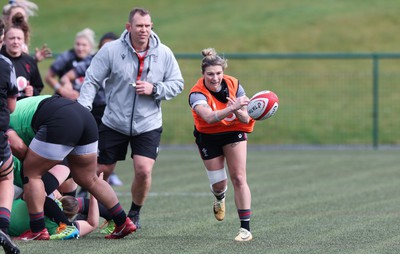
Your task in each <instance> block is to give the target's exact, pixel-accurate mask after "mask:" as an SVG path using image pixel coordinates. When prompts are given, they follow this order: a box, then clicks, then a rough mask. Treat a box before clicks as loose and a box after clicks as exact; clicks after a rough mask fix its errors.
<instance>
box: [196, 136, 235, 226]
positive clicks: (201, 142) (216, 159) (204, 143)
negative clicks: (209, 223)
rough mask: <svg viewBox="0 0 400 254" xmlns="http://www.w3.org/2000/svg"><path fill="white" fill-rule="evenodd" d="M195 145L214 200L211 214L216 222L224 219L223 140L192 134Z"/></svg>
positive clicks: (225, 181) (225, 176)
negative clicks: (194, 138)
mask: <svg viewBox="0 0 400 254" xmlns="http://www.w3.org/2000/svg"><path fill="white" fill-rule="evenodd" d="M194 135H195V137H196V144H197V147H198V150H199V153H200V156H201V158H202V159H203V163H204V166H205V169H206V173H207V177H208V180H209V183H210V189H211V192H212V193H213V195H214V197H215V199H214V203H213V212H214V216H215V218H216V219H217V220H219V221H222V220H223V219H224V218H225V193H226V190H227V183H228V181H227V175H226V171H225V167H224V162H225V156H224V153H223V150H222V145H223V143H222V142H221V141H223V138H222V137H220V135H207V134H202V133H199V132H197V131H195V132H194Z"/></svg>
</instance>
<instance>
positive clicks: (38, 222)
mask: <svg viewBox="0 0 400 254" xmlns="http://www.w3.org/2000/svg"><path fill="white" fill-rule="evenodd" d="M29 219H30V222H29V225H30V228H31V231H32V232H33V233H37V232H40V231H42V230H43V229H44V228H45V224H44V212H39V213H30V214H29Z"/></svg>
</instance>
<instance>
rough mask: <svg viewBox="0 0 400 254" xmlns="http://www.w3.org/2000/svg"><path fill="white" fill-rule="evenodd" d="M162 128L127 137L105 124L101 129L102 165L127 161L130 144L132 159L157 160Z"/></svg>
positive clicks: (100, 149) (100, 161) (100, 150)
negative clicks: (146, 158) (135, 157)
mask: <svg viewBox="0 0 400 254" xmlns="http://www.w3.org/2000/svg"><path fill="white" fill-rule="evenodd" d="M161 133H162V127H160V128H158V129H155V130H152V131H149V132H145V133H142V134H139V135H136V136H127V135H125V134H122V133H120V132H118V131H115V130H113V129H111V128H109V127H107V126H106V125H104V124H101V125H100V127H99V157H98V163H100V164H105V165H109V164H113V163H115V162H117V161H122V160H125V157H126V153H127V151H128V144H130V145H131V150H132V153H131V157H132V156H133V155H141V156H145V157H148V158H151V159H153V160H155V159H156V158H157V156H158V152H159V151H158V150H159V146H160V140H161Z"/></svg>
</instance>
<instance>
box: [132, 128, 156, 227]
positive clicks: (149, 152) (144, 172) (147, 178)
mask: <svg viewBox="0 0 400 254" xmlns="http://www.w3.org/2000/svg"><path fill="white" fill-rule="evenodd" d="M161 133H162V128H158V129H155V130H152V131H149V132H145V133H142V134H140V135H138V136H134V137H132V138H131V140H130V144H131V150H132V154H131V156H132V159H133V169H134V178H133V182H132V185H131V193H132V204H131V208H130V209H129V213H128V216H129V218H131V220H132V221H133V222H134V223H135V225H136V227H137V228H141V223H140V209H141V208H142V206H143V205H144V202H145V200H146V198H147V196H148V194H149V191H150V188H151V182H152V171H153V166H154V163H155V161H156V159H157V156H158V152H159V146H160V140H161Z"/></svg>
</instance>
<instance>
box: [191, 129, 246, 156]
mask: <svg viewBox="0 0 400 254" xmlns="http://www.w3.org/2000/svg"><path fill="white" fill-rule="evenodd" d="M193 135H194V136H195V138H196V145H197V148H198V149H199V153H200V156H201V158H202V159H203V160H211V159H214V158H216V157H218V156H221V155H224V151H223V147H224V146H225V145H228V144H232V143H236V142H240V141H245V140H247V133H246V132H243V131H237V132H236V131H235V132H226V133H218V134H204V133H200V132H198V131H197V130H196V129H195V130H194V132H193Z"/></svg>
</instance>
